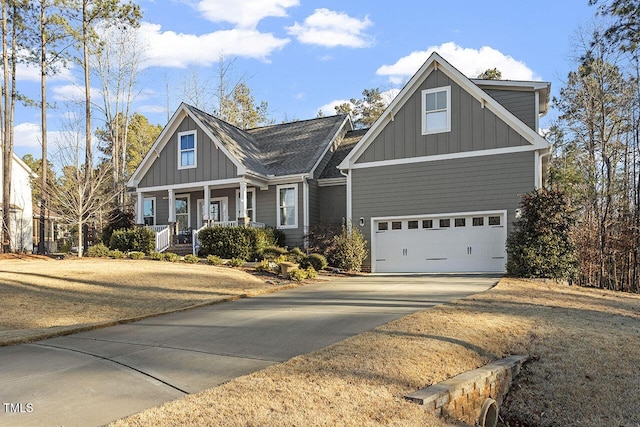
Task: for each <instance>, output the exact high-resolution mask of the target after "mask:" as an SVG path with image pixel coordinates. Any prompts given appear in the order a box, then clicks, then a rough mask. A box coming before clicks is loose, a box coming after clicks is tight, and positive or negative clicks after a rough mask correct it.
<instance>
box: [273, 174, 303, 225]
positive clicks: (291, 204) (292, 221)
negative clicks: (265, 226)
mask: <svg viewBox="0 0 640 427" xmlns="http://www.w3.org/2000/svg"><path fill="white" fill-rule="evenodd" d="M276 191H277V194H278V228H297V227H298V184H289V185H278V186H277V187H276Z"/></svg>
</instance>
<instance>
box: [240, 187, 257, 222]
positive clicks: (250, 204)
mask: <svg viewBox="0 0 640 427" xmlns="http://www.w3.org/2000/svg"><path fill="white" fill-rule="evenodd" d="M247 216H248V217H249V220H250V221H257V220H256V189H255V188H248V189H247ZM237 218H240V190H236V219H237Z"/></svg>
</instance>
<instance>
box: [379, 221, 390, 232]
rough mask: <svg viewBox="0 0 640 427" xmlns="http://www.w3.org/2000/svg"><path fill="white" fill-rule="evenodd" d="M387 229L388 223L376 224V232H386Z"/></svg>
mask: <svg viewBox="0 0 640 427" xmlns="http://www.w3.org/2000/svg"><path fill="white" fill-rule="evenodd" d="M388 229H389V223H388V222H379V223H378V231H387V230H388Z"/></svg>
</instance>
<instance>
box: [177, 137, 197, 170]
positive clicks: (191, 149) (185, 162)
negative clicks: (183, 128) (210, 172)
mask: <svg viewBox="0 0 640 427" xmlns="http://www.w3.org/2000/svg"><path fill="white" fill-rule="evenodd" d="M197 158H198V141H197V138H196V131H195V130H191V131H188V132H180V133H178V169H190V168H195V167H196V166H197V162H196V160H197Z"/></svg>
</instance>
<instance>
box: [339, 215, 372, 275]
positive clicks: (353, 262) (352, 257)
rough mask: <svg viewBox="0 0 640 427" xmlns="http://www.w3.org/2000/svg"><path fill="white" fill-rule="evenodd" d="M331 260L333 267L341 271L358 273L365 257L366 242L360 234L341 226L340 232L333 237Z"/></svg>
mask: <svg viewBox="0 0 640 427" xmlns="http://www.w3.org/2000/svg"><path fill="white" fill-rule="evenodd" d="M333 246H334V247H333V249H332V253H331V258H332V261H333V263H334V265H335V266H336V267H338V268H340V269H342V270H348V271H360V269H361V268H362V263H363V261H364V259H365V258H366V257H367V241H366V240H365V238H364V236H363V235H362V233H361V232H360V231H359V230H358V229H357V228H356V227H353V226H352V227H351V231H349V230H348V229H347V227H346V225H344V224H343V225H342V232H341V233H340V234H338V235H336V236H334V237H333Z"/></svg>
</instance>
